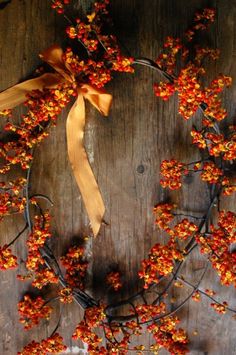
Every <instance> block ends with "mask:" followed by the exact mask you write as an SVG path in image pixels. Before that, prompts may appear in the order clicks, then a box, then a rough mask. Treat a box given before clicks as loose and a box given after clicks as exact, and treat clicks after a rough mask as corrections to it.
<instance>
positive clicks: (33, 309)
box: [18, 295, 52, 330]
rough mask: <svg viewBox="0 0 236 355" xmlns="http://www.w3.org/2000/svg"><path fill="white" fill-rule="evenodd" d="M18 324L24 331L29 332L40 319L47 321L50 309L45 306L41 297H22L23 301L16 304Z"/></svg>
mask: <svg viewBox="0 0 236 355" xmlns="http://www.w3.org/2000/svg"><path fill="white" fill-rule="evenodd" d="M18 312H19V314H20V323H22V324H23V325H24V329H26V330H29V329H31V328H32V327H33V326H35V325H37V324H38V323H39V320H40V319H49V317H50V314H51V312H52V308H51V307H49V306H46V305H45V301H44V300H43V298H42V297H40V296H39V297H37V298H36V299H32V298H31V297H30V296H29V295H25V296H24V300H23V301H21V302H19V303H18Z"/></svg>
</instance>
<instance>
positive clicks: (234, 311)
mask: <svg viewBox="0 0 236 355" xmlns="http://www.w3.org/2000/svg"><path fill="white" fill-rule="evenodd" d="M177 279H178V280H180V281H181V282H183V283H184V284H185V285H187V286H189V287H192V288H194V289H195V286H194V285H193V284H191V283H190V282H189V281H187V280H185V279H183V278H182V277H179V276H177ZM198 292H200V293H201V294H203V295H204V296H206V297H208V298H209V299H211V300H212V301H214V302H215V303H217V304H219V305H220V306H224V305H223V304H222V303H221V302H219V301H217V300H216V299H215V298H214V297H212V296H210V295H208V293H206V292H204V291H202V290H200V289H199V288H198ZM224 307H225V309H227V310H228V311H230V312H233V313H236V310H235V309H233V308H230V307H227V306H224Z"/></svg>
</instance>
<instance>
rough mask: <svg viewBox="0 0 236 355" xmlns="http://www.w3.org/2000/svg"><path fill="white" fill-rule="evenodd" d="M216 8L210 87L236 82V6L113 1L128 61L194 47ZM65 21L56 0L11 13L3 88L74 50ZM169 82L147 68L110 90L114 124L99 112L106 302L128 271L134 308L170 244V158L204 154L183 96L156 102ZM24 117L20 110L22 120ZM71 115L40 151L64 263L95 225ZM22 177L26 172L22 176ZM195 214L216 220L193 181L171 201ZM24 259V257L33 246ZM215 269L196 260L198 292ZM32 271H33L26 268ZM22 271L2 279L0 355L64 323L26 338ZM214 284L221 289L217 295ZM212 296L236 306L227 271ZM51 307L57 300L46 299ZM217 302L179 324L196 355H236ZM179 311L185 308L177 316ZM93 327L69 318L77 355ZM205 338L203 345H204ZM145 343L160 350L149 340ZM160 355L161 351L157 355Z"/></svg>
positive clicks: (97, 258)
mask: <svg viewBox="0 0 236 355" xmlns="http://www.w3.org/2000/svg"><path fill="white" fill-rule="evenodd" d="M72 3H73V4H74V11H76V9H81V6H82V7H83V8H84V9H85V8H87V7H88V6H89V5H90V3H91V1H89V0H87V1H86V0H83V1H76V0H74V1H72ZM205 6H213V7H216V9H217V19H216V23H215V24H214V25H213V26H212V28H211V31H210V32H208V33H207V34H205V35H204V36H203V42H204V43H206V44H212V45H215V46H217V47H218V48H219V49H220V50H221V53H222V54H221V57H220V60H219V61H218V62H217V63H216V64H215V63H213V64H212V65H211V66H210V67H209V70H208V74H207V76H206V80H208V79H210V78H213V76H214V75H215V74H217V73H219V72H223V73H225V74H226V75H231V76H232V77H233V78H234V79H236V65H235V59H236V40H235V35H236V27H235V18H236V1H235V0H218V1H217V0H215V1H213V0H212V1H210V0H209V1H207V0H178V1H175V0H165V1H164V0H145V1H143V0H113V1H112V16H113V18H114V22H115V28H116V32H117V34H118V36H119V38H120V41H121V42H122V43H124V44H125V47H126V50H127V51H129V52H130V53H131V54H132V55H133V56H135V57H142V56H145V57H149V58H152V59H155V58H156V57H157V56H158V54H159V52H160V50H161V47H162V44H163V41H164V38H165V37H166V36H167V35H172V36H180V37H182V35H183V32H184V30H185V29H186V27H188V26H189V25H190V24H191V21H192V18H193V15H194V12H195V11H196V10H197V9H201V8H203V7H205ZM64 27H65V21H64V20H63V18H62V17H60V16H57V15H56V14H55V13H54V11H52V10H51V9H50V1H46V0H12V2H11V3H10V4H9V5H8V6H7V7H6V8H5V9H4V10H2V11H0V48H1V50H0V62H1V70H0V89H1V90H3V89H5V88H7V87H9V86H11V85H13V84H15V83H17V82H19V81H20V80H24V79H25V78H27V77H28V76H29V75H31V73H32V72H33V71H34V70H35V68H36V67H37V66H38V65H39V64H40V60H39V58H38V54H39V52H40V51H42V50H43V49H45V48H47V47H48V46H50V45H51V44H53V43H55V42H57V43H59V44H62V45H63V42H64V39H63V38H64V34H63V31H64ZM157 80H160V76H159V74H158V73H157V72H153V71H151V70H150V69H147V68H141V67H139V68H137V70H136V73H135V75H130V74H119V75H116V78H115V80H114V81H113V82H112V83H111V84H109V85H108V87H107V90H108V91H109V92H111V93H112V94H113V96H114V101H113V106H112V110H111V113H110V115H109V118H108V119H103V118H102V117H100V115H99V114H98V113H97V112H95V110H94V109H93V108H91V106H89V105H87V117H88V119H87V124H86V132H85V145H86V150H87V152H88V156H89V160H90V163H91V165H92V168H93V170H94V173H95V176H96V178H97V181H98V183H99V186H100V188H101V191H102V195H103V198H104V200H105V205H106V216H105V220H106V222H107V223H108V225H107V226H103V227H102V229H101V232H100V235H99V237H98V238H97V239H96V240H94V239H89V241H88V243H87V255H88V258H89V260H90V268H89V274H90V277H89V286H88V287H89V291H90V292H91V293H92V294H93V295H94V297H96V298H100V297H101V295H104V294H106V295H107V300H114V294H112V293H111V292H108V291H107V287H106V285H105V283H104V276H105V275H106V273H107V272H108V271H110V270H111V269H112V268H113V267H115V266H116V265H119V269H120V271H121V272H122V275H123V282H124V290H123V291H122V293H121V294H119V295H118V296H116V299H122V298H124V297H125V296H127V295H130V294H132V293H133V292H135V291H137V290H138V287H140V284H139V286H137V285H138V283H137V271H138V270H139V268H140V262H141V260H142V259H143V258H144V257H146V256H147V254H148V250H149V249H150V247H151V246H152V245H153V244H154V243H155V242H156V241H160V240H161V241H164V237H163V236H161V235H160V233H159V232H158V231H157V230H156V228H155V227H154V225H153V215H152V207H153V206H154V205H155V204H156V203H157V202H159V201H163V200H164V199H165V198H167V197H168V196H169V194H168V193H167V192H166V191H163V190H162V189H161V188H160V185H159V166H160V162H161V160H163V159H165V158H166V159H168V158H172V157H176V158H178V159H181V160H183V161H186V162H190V161H193V160H195V159H196V158H198V154H197V151H196V149H194V148H193V147H192V146H190V145H189V143H190V141H191V140H190V137H189V130H190V129H191V126H192V123H193V122H192V121H191V120H190V121H189V122H184V120H183V119H182V118H181V117H179V116H178V114H177V101H176V97H175V98H172V99H170V101H169V102H167V103H163V102H162V101H161V100H159V99H158V98H156V97H155V96H154V94H153V90H152V85H153V83H154V82H155V81H157ZM223 97H224V103H225V107H226V108H227V109H228V112H229V117H230V118H231V119H233V118H234V117H235V108H236V100H235V99H236V85H235V84H234V85H233V87H232V88H231V89H230V90H229V91H227V92H225V93H224V95H223ZM19 112H21V111H20V109H19ZM65 119H66V111H64V112H63V114H62V115H61V117H60V119H59V121H58V125H57V127H56V128H55V129H52V130H51V135H50V138H49V139H47V140H46V141H45V142H44V143H43V145H42V146H41V147H40V148H38V149H37V152H36V160H35V163H34V165H33V178H32V185H31V191H32V192H35V193H44V194H47V195H48V196H49V197H50V198H51V199H52V200H53V202H54V208H53V210H52V213H53V215H54V216H55V218H54V222H53V231H54V234H55V242H54V244H55V250H56V253H57V254H58V255H60V254H61V253H62V252H63V251H64V250H65V248H66V247H68V245H69V243H70V241H71V240H72V239H73V238H79V237H80V236H82V235H90V229H89V221H88V218H87V215H86V213H85V210H84V206H83V203H82V201H81V196H80V193H79V191H78V189H77V186H76V184H75V180H74V177H73V175H72V174H71V169H70V165H69V163H68V158H67V153H66V134H65ZM14 174H17V171H15V172H14ZM171 198H172V200H174V201H177V202H180V203H181V206H182V209H183V210H185V211H186V210H188V211H192V212H199V213H204V211H205V209H206V206H207V204H208V201H209V191H208V189H207V188H206V186H205V185H203V184H200V183H198V182H196V183H195V181H194V180H193V179H189V180H188V181H186V184H185V186H184V187H183V189H182V191H180V192H175V193H172V194H171ZM234 202H235V201H233V199H232V198H231V199H228V200H227V202H225V201H222V206H223V205H224V206H225V207H227V208H231V209H232V208H234ZM23 223H24V222H23V220H22V217H19V218H15V217H14V218H11V217H9V218H7V219H6V220H5V221H4V223H2V224H1V245H2V244H4V243H5V242H9V241H10V240H11V239H12V238H13V237H14V235H16V233H17V232H18V231H19V230H20V229H21V228H22V226H23ZM25 238H26V236H24V237H23V238H22V243H21V242H18V243H17V245H16V246H15V247H14V249H13V250H14V251H15V252H18V253H19V254H20V255H21V257H22V258H24V257H25V254H24V253H25V252H24V251H23V250H22V247H23V245H24V240H25ZM204 265H205V259H204V258H203V257H201V256H199V253H198V252H196V253H194V254H193V255H191V257H190V260H189V262H188V263H187V265H186V267H185V268H184V269H183V274H184V275H185V276H186V277H188V279H189V280H190V281H191V282H194V281H197V280H198V277H199V275H200V274H201V270H202V268H203V267H204ZM20 270H21V271H23V269H22V267H20ZM15 276H16V272H5V273H1V274H0V282H1V286H0V301H1V302H0V329H1V332H0V338H1V340H0V354H1V355H13V354H16V352H17V350H20V349H21V348H22V347H23V346H24V345H26V344H27V343H28V342H29V341H31V340H32V339H41V338H42V337H45V336H47V335H49V334H50V333H51V331H52V330H53V328H54V327H55V324H56V322H57V317H58V314H59V312H60V310H59V305H58V304H56V303H55V304H53V306H54V307H55V308H56V313H55V314H54V316H53V317H52V319H51V321H50V322H48V323H43V324H42V326H41V327H39V328H38V329H36V330H32V331H30V332H29V333H26V332H24V331H23V330H22V327H21V326H20V325H19V324H18V315H17V308H16V304H17V302H18V301H19V300H20V299H21V297H22V295H23V294H24V292H26V290H27V287H26V286H25V285H23V284H22V283H20V282H19V281H16V280H15ZM212 283H213V286H211V285H212ZM210 287H212V288H213V289H214V290H215V291H217V292H218V299H220V300H229V304H230V305H231V306H233V303H234V297H233V296H234V294H233V292H234V290H233V288H226V287H221V286H220V284H219V280H218V277H217V276H216V274H215V272H213V271H211V270H210V269H209V271H208V272H207V275H206V277H205V279H204V281H203V282H202V289H205V288H210ZM188 292H190V290H188V289H186V290H183V289H180V290H179V289H176V290H174V291H173V293H172V294H170V296H171V297H172V298H173V299H175V302H176V303H175V305H177V304H178V303H179V302H181V300H182V299H183V295H185V296H186V295H187V294H188ZM45 293H46V296H50V290H49V289H46V291H45ZM209 303H210V302H209V301H208V300H207V299H204V300H203V301H202V302H201V303H200V304H196V303H195V302H193V301H190V302H189V303H188V304H187V305H186V306H185V307H184V308H183V309H182V311H181V312H179V315H180V317H181V319H182V321H183V323H182V326H183V327H185V328H186V329H187V331H188V333H189V336H190V339H191V343H190V354H191V355H203V354H205V355H206V354H209V355H221V354H222V355H223V354H227V355H233V354H236V344H235V330H236V326H235V324H236V323H235V320H233V319H232V314H226V315H223V316H220V315H218V314H217V313H215V312H214V311H213V310H212V309H210V308H209ZM171 307H174V305H172V306H171ZM81 316H82V313H81V311H80V310H79V309H78V308H77V307H76V306H73V305H69V306H66V307H64V309H63V310H62V321H61V327H60V329H59V331H60V332H61V333H62V334H63V336H64V337H65V339H66V343H67V345H68V346H69V347H70V350H69V352H68V353H73V354H83V353H86V351H85V350H84V351H83V350H78V347H77V348H76V346H80V347H81V348H84V346H83V344H79V345H78V343H76V342H72V341H71V340H70V335H71V333H72V332H73V330H74V328H75V326H76V324H77V323H78V322H79V321H80V319H81ZM196 333H197V335H194V334H196ZM143 341H144V342H145V343H146V344H148V343H149V338H148V335H146V336H144V339H143ZM150 354H151V352H150ZM161 354H165V351H161Z"/></svg>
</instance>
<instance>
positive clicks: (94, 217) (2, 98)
mask: <svg viewBox="0 0 236 355" xmlns="http://www.w3.org/2000/svg"><path fill="white" fill-rule="evenodd" d="M40 57H41V58H42V60H44V61H45V62H47V63H48V64H49V65H50V66H51V67H53V68H54V69H55V71H56V73H46V74H43V75H41V76H40V77H38V78H35V79H30V80H27V81H24V82H23V83H20V84H17V85H15V86H13V87H10V88H9V89H7V90H5V91H3V92H1V93H0V111H2V110H5V109H11V108H14V107H16V106H18V105H20V104H21V103H23V102H24V101H25V100H26V95H27V94H28V93H30V92H31V91H32V90H40V91H42V90H43V89H45V88H47V89H53V88H56V87H57V85H58V84H60V83H63V82H65V81H69V82H71V83H72V82H74V83H76V81H75V78H74V74H73V72H72V71H71V69H70V67H69V66H68V65H67V63H66V62H65V61H64V60H63V51H62V49H61V48H60V47H59V46H57V45H54V46H51V47H50V48H48V49H47V50H45V51H44V52H42V53H41V54H40ZM77 92H78V96H77V99H76V101H75V103H74V104H73V106H72V108H71V110H70V112H69V114H68V117H67V121H66V134H67V149H68V156H69V160H70V163H71V167H72V170H73V172H74V176H75V179H76V182H77V184H78V186H79V189H80V192H81V195H82V198H83V201H84V204H85V208H86V210H87V213H88V216H89V219H90V223H91V228H92V231H93V234H94V236H96V235H97V234H98V232H99V229H100V226H101V223H102V220H103V215H104V212H105V206H104V203H103V200H102V196H101V193H100V191H99V187H98V184H97V182H96V179H95V177H94V174H93V172H92V169H91V167H90V164H89V161H88V157H87V154H86V151H85V148H84V145H83V137H84V126H85V102H84V99H87V100H88V101H89V102H90V103H91V104H92V105H93V106H94V107H96V109H97V110H98V111H99V112H100V113H101V114H102V115H104V116H107V115H108V113H109V109H110V105H111V101H112V96H111V95H110V94H107V93H106V92H105V91H103V90H101V89H97V88H94V87H92V86H91V85H87V84H82V85H79V84H77Z"/></svg>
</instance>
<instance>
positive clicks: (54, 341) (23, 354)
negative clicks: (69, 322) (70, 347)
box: [17, 333, 67, 355]
mask: <svg viewBox="0 0 236 355" xmlns="http://www.w3.org/2000/svg"><path fill="white" fill-rule="evenodd" d="M66 349H67V347H66V346H65V345H64V344H63V338H62V337H61V336H60V335H59V334H58V333H55V334H54V335H52V336H50V337H48V338H47V339H43V340H42V341H41V342H40V343H38V342H36V341H34V340H33V341H32V342H31V343H30V344H28V345H26V346H25V347H24V348H23V350H22V351H20V352H18V353H17V355H32V354H34V355H47V354H58V353H61V352H64V351H66Z"/></svg>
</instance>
